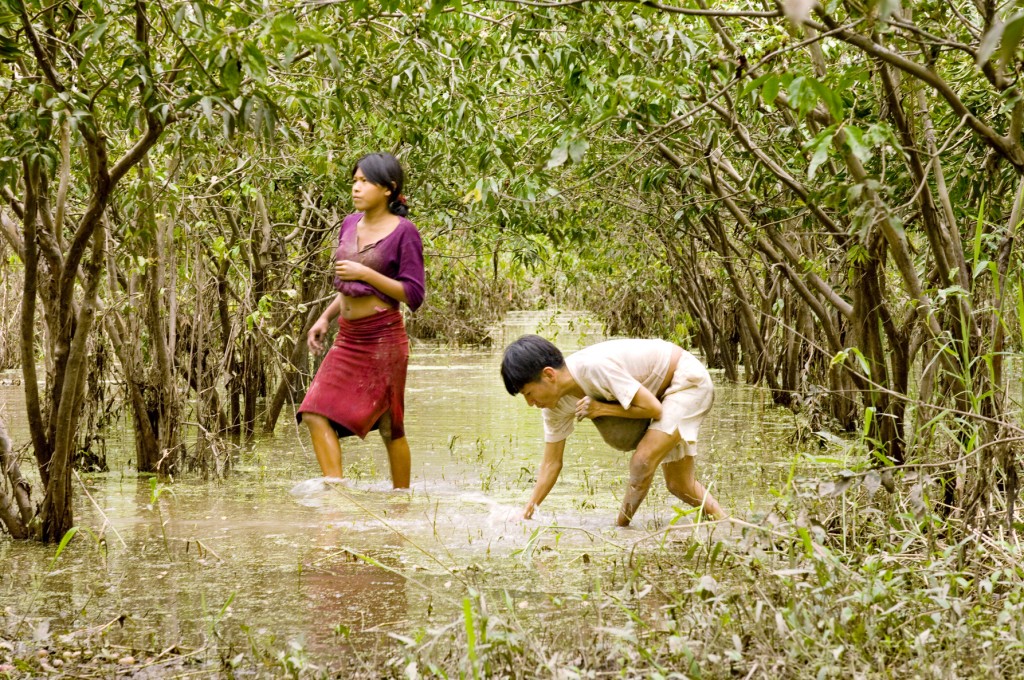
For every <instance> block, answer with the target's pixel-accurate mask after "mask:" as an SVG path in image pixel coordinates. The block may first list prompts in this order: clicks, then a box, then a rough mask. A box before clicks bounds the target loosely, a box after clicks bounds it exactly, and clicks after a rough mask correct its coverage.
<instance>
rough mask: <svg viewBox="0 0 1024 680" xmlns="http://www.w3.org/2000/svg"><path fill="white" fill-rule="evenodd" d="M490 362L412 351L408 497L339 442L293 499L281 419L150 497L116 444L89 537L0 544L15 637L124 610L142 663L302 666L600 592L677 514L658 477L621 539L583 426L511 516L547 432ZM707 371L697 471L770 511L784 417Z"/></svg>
mask: <svg viewBox="0 0 1024 680" xmlns="http://www.w3.org/2000/svg"><path fill="white" fill-rule="evenodd" d="M499 361H500V354H499V353H498V352H496V351H493V352H492V351H487V352H481V351H454V350H450V349H441V348H433V347H430V346H425V345H416V346H414V348H413V352H412V359H411V365H410V371H409V377H408V392H407V395H406V402H407V421H406V428H407V433H408V437H409V441H410V443H411V446H412V450H413V488H412V490H411V491H409V492H396V491H392V490H390V482H389V478H388V468H387V458H386V455H385V452H384V448H383V446H382V445H381V443H380V441H379V439H378V438H377V436H376V434H374V433H372V434H371V435H370V436H369V437H368V438H367V440H366V441H365V442H359V441H358V440H348V441H347V442H346V443H347V445H346V446H345V449H344V464H345V473H346V476H347V478H348V480H347V482H346V484H345V485H344V486H341V487H339V488H335V489H331V490H324V491H320V492H315V493H300V494H297V495H296V494H295V493H293V489H294V488H295V487H296V485H299V486H300V487H301V486H303V484H301V483H303V482H305V481H306V480H310V479H312V478H315V477H317V476H318V474H319V469H318V467H317V464H316V461H315V458H314V456H313V453H312V451H311V450H310V448H309V444H308V437H307V436H306V432H305V430H304V429H300V428H298V427H296V426H295V425H294V420H293V419H291V418H289V417H283V418H282V425H281V427H280V428H279V431H278V432H277V433H276V434H275V436H273V437H263V438H260V439H258V440H256V441H255V442H254V443H253V444H252V445H251V446H248V447H246V448H245V449H243V450H241V451H240V452H239V454H238V456H237V461H236V464H235V466H234V468H233V470H232V471H231V474H230V476H229V477H228V478H227V479H226V480H223V481H218V482H203V481H199V480H195V479H188V478H186V479H181V480H177V481H176V482H175V483H173V484H170V485H167V486H166V488H167V489H168V491H167V492H165V493H163V494H161V496H160V498H159V499H158V500H157V502H156V503H153V502H152V500H153V499H152V494H153V492H152V488H151V481H150V479H148V478H140V477H139V476H137V475H136V474H135V473H134V471H133V470H132V469H131V468H130V463H129V459H130V456H131V451H130V447H129V446H125V442H120V443H118V442H116V441H115V440H111V442H110V444H109V446H110V448H111V451H112V454H113V455H112V460H111V465H112V471H111V472H109V473H106V474H99V475H87V476H84V484H85V486H86V487H87V488H88V491H89V494H90V495H91V497H92V499H93V501H95V503H93V502H92V501H90V500H89V498H87V497H86V495H85V494H84V493H81V491H82V489H81V487H80V486H78V487H77V488H76V509H75V517H76V522H77V524H78V526H80V527H82V528H83V531H82V532H81V533H79V535H78V536H76V537H75V539H74V540H73V541H72V543H71V544H70V545H69V547H68V549H67V550H66V551H65V552H64V554H62V555H60V557H59V558H58V559H57V560H56V562H55V563H54V552H55V548H54V547H53V546H39V545H35V544H31V543H13V542H11V541H9V540H7V539H5V538H0V565H2V569H0V609H2V610H4V611H5V612H6V615H7V625H8V628H9V627H10V626H11V624H12V622H15V621H16V620H23V621H24V624H23V626H26V627H31V628H32V629H33V630H35V631H36V633H37V634H38V635H39V636H40V639H41V640H45V639H46V636H47V635H50V634H56V633H62V632H67V631H74V630H80V629H84V628H87V627H90V626H97V625H103V624H106V623H108V622H112V621H114V620H115V619H118V617H120V616H122V615H124V616H127V618H126V619H124V621H123V622H122V623H118V624H114V625H113V626H112V629H111V630H112V634H114V633H113V631H116V635H117V636H124V637H125V638H129V639H131V640H132V641H133V642H135V643H136V644H139V643H140V642H141V644H144V645H145V644H148V645H150V646H151V648H152V649H154V650H157V649H164V648H166V647H167V646H168V645H170V644H175V643H177V644H180V645H183V646H185V647H190V648H197V647H202V646H209V647H211V648H216V649H221V650H222V651H223V650H224V649H237V648H239V647H244V646H245V644H246V643H247V641H250V642H251V641H253V640H260V641H262V642H263V643H266V644H272V643H274V641H277V642H279V643H280V642H283V641H295V642H296V643H297V644H301V645H302V647H303V649H304V650H305V653H307V654H309V655H310V657H311V658H314V659H315V658H317V657H318V656H319V657H323V656H330V655H331V654H334V653H336V652H337V650H338V649H339V645H353V644H354V642H355V641H358V644H356V645H355V646H356V647H358V649H360V650H361V651H362V652H365V653H372V650H373V649H374V648H376V647H378V646H379V647H381V648H383V647H387V646H388V645H391V644H394V642H393V640H392V639H391V638H390V637H388V635H387V634H388V633H402V634H408V633H409V631H412V630H415V629H416V628H418V627H421V626H429V625H431V624H432V623H435V622H437V621H442V622H447V621H450V620H451V619H452V618H453V617H454V616H455V615H456V613H457V611H458V608H459V606H460V603H461V600H462V598H463V597H464V595H465V593H466V592H467V588H468V587H470V586H472V587H474V588H477V589H480V590H484V591H488V592H493V593H502V597H503V598H504V597H505V593H506V592H507V593H508V597H509V598H511V599H510V600H509V601H511V602H515V603H516V604H515V606H516V607H518V608H519V609H521V610H522V611H524V612H529V613H531V614H532V615H534V616H537V617H558V616H561V615H564V614H561V613H560V610H559V608H558V607H557V606H555V605H553V604H552V602H559V601H561V599H562V598H572V597H573V596H574V595H577V594H579V593H585V592H586V591H587V590H588V589H590V588H591V587H593V580H594V578H595V576H596V574H595V572H594V568H593V566H592V565H594V564H595V562H596V560H595V559H592V556H604V557H605V558H607V560H608V561H609V563H614V561H615V559H616V556H618V555H622V554H624V552H625V551H628V550H629V549H630V548H631V547H632V546H633V545H635V544H637V543H641V544H642V543H644V542H650V541H657V540H659V538H663V537H664V536H663V534H664V532H663V531H660V530H662V529H664V528H665V527H667V526H668V525H669V524H670V523H671V522H673V520H676V521H678V522H679V523H680V524H684V525H685V524H687V523H688V522H689V517H683V518H681V519H677V513H676V511H675V509H674V508H675V507H677V506H678V501H676V499H675V498H673V497H671V496H670V495H669V494H668V493H667V492H666V491H665V490H664V488H663V484H661V483H660V477H659V479H658V480H656V483H655V487H654V489H653V490H652V492H651V494H650V495H649V496H648V499H647V501H646V502H645V504H644V505H643V507H642V508H641V513H640V515H639V516H638V517H637V519H636V520H635V522H634V527H632V528H630V529H625V530H623V529H617V528H615V527H614V526H613V523H614V519H615V513H616V510H617V508H618V504H619V501H620V499H621V495H622V491H623V485H624V483H625V478H626V467H627V462H628V457H627V455H626V454H621V453H618V452H615V451H612V450H611V449H609V448H608V447H607V446H605V445H604V444H603V443H602V442H601V440H600V438H599V437H598V435H597V433H596V431H595V430H594V428H593V426H592V425H590V424H589V423H584V424H581V425H579V426H578V427H577V432H576V433H575V434H574V435H573V437H572V438H571V439H570V440H569V443H568V446H567V449H566V459H565V467H564V469H563V472H562V476H561V479H560V481H559V483H558V484H557V485H556V487H555V488H554V490H553V491H552V493H551V495H550V496H549V497H548V498H547V500H546V501H545V503H544V505H543V506H542V508H541V509H540V510H539V511H538V512H537V514H536V516H535V519H534V520H533V521H529V522H519V521H516V520H515V519H514V516H515V514H516V512H517V511H518V510H519V509H520V507H521V505H522V504H523V503H524V502H525V500H526V499H527V497H528V495H529V492H530V490H531V489H532V485H533V475H534V472H535V470H536V468H537V465H538V462H539V458H540V452H541V449H542V446H543V444H542V438H541V435H542V428H541V421H540V411H538V410H536V409H530V408H528V407H527V406H526V404H525V402H524V401H523V399H522V398H517V399H513V398H512V397H510V396H509V395H508V394H506V393H505V392H504V389H503V387H502V384H501V379H500V376H499V373H498V364H499ZM716 377H717V378H718V379H719V385H718V392H717V401H716V404H715V408H714V409H713V411H712V414H711V416H710V417H709V419H708V420H707V421H705V424H704V427H703V431H702V442H701V446H700V450H701V456H700V459H699V463H698V476H699V478H700V479H702V481H704V483H705V484H706V485H710V488H711V489H712V490H713V492H714V493H715V494H716V495H717V496H718V498H719V499H720V500H721V501H722V502H723V504H724V505H725V506H726V507H727V508H729V509H730V510H732V511H733V512H734V513H736V514H738V515H740V516H744V515H746V514H748V513H749V512H751V511H752V510H755V511H756V510H763V509H765V508H767V507H768V506H769V505H770V503H771V502H772V500H773V496H772V495H771V489H772V488H773V487H775V488H778V487H780V486H781V485H782V483H783V481H784V479H785V477H786V475H787V474H788V471H789V465H790V462H791V460H792V459H793V456H794V455H795V454H794V452H793V451H792V447H791V445H790V444H789V443H788V440H789V437H790V435H791V433H792V431H793V416H792V415H790V414H789V413H788V412H787V411H782V410H779V409H776V408H774V407H772V406H771V405H770V399H769V398H768V397H767V395H766V394H765V393H764V392H762V391H760V390H756V389H752V388H748V387H744V386H731V385H726V384H724V382H723V380H722V379H721V377H720V376H716ZM0 400H3V402H5V404H6V407H5V414H4V417H5V418H6V420H7V422H8V425H9V429H10V430H11V434H12V436H13V437H14V438H15V443H16V444H23V443H24V442H25V441H26V434H27V433H26V431H25V424H24V414H23V408H22V406H21V403H22V396H21V388H20V387H0ZM126 454H127V455H126ZM26 467H28V463H27V462H26ZM305 486H309V484H308V483H307V484H305ZM161 488H162V487H161ZM86 528H88V529H89V531H90V532H92V534H94V535H95V536H96V537H97V538H98V537H99V536H100V535H102V537H103V542H102V543H100V542H98V541H97V540H96V539H95V538H93V537H92V536H90V535H89V534H88V533H87V532H86V531H85V529H86ZM122 541H123V543H122Z"/></svg>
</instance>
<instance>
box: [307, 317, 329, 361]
mask: <svg viewBox="0 0 1024 680" xmlns="http://www.w3.org/2000/svg"><path fill="white" fill-rule="evenodd" d="M327 330H328V323H327V319H325V318H323V317H322V316H321V317H320V318H319V319H317V320H316V323H314V324H313V327H312V328H310V329H309V333H307V334H306V345H308V346H309V351H310V352H312V353H313V354H320V352H322V351H323V349H324V342H323V340H324V336H326V335H327Z"/></svg>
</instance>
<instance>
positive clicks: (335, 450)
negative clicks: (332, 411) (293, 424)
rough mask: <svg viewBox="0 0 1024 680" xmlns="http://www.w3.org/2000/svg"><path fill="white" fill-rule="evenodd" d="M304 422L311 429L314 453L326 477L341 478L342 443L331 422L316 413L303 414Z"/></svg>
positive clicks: (310, 436)
mask: <svg viewBox="0 0 1024 680" xmlns="http://www.w3.org/2000/svg"><path fill="white" fill-rule="evenodd" d="M302 422H304V423H306V427H308V428H309V438H310V440H311V441H312V442H313V453H315V454H316V460H317V462H318V463H320V470H321V471H322V472H323V473H324V477H338V478H340V477H341V442H340V441H338V434H337V433H336V432H335V431H334V428H332V427H331V423H330V421H328V420H327V418H324V417H323V416H321V415H317V414H316V413H303V414H302Z"/></svg>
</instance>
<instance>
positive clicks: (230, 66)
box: [220, 55, 242, 96]
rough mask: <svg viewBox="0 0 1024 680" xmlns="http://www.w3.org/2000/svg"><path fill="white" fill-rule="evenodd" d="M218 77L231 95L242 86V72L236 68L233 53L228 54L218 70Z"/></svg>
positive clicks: (236, 92)
mask: <svg viewBox="0 0 1024 680" xmlns="http://www.w3.org/2000/svg"><path fill="white" fill-rule="evenodd" d="M220 78H221V82H222V83H223V84H224V87H225V88H226V89H227V91H228V92H230V93H231V94H232V95H233V96H234V95H237V94H238V90H239V89H240V88H241V87H242V72H241V71H239V70H238V59H236V58H235V56H234V55H228V58H227V61H225V62H224V66H223V68H221V70H220Z"/></svg>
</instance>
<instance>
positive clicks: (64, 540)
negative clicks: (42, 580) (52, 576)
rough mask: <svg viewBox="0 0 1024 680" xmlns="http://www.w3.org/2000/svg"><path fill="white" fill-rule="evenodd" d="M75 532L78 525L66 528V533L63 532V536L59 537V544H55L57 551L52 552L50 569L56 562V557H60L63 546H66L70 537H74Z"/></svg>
mask: <svg viewBox="0 0 1024 680" xmlns="http://www.w3.org/2000/svg"><path fill="white" fill-rule="evenodd" d="M77 533H78V527H71V528H70V529H68V530H67V533H65V534H64V537H63V538H61V539H60V544H59V545H58V546H57V552H56V553H54V555H53V561H52V562H50V569H53V567H54V565H56V564H57V558H58V557H60V554H61V553H62V552H64V548H66V547H67V546H68V543H70V542H71V539H72V538H74V537H75V534H77Z"/></svg>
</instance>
